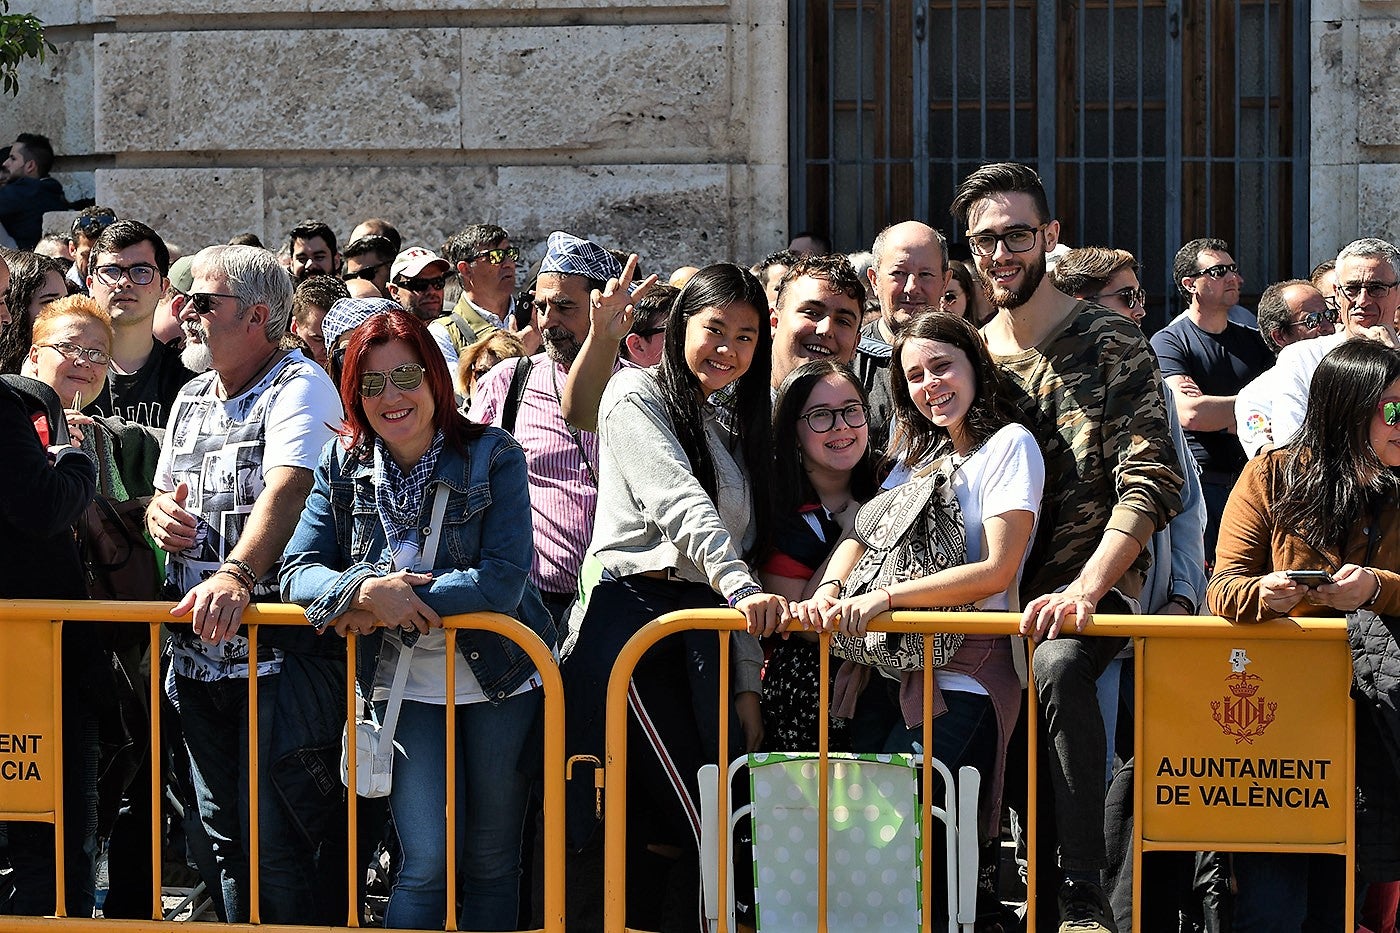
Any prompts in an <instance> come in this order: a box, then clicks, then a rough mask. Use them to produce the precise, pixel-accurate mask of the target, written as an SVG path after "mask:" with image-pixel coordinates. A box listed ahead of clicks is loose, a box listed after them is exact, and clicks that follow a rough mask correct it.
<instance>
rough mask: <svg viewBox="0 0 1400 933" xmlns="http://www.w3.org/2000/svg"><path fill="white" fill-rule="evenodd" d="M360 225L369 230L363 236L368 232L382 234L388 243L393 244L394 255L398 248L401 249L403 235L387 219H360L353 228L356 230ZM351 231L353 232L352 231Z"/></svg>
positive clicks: (397, 252) (375, 234) (367, 234)
mask: <svg viewBox="0 0 1400 933" xmlns="http://www.w3.org/2000/svg"><path fill="white" fill-rule="evenodd" d="M360 227H364V228H365V229H366V230H368V231H369V233H366V234H365V236H369V235H370V234H373V235H374V236H382V237H384V238H385V239H386V240H388V241H389V242H390V243H392V244H394V250H393V254H394V255H395V256H397V255H398V254H399V250H401V249H403V237H402V236H400V235H399V228H398V227H395V226H394V225H393V224H391V223H389V221H387V220H385V219H384V218H383V217H371V218H369V219H368V220H362V221H360V222H359V223H358V224H356V225H355V229H356V230H358V229H359V228H360ZM351 232H352V233H353V232H354V231H351Z"/></svg>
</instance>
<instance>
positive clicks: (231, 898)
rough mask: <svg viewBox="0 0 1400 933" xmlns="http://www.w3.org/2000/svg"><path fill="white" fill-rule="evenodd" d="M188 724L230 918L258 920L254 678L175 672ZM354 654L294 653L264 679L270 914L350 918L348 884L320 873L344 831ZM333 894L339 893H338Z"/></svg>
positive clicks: (263, 871) (263, 825) (265, 901)
mask: <svg viewBox="0 0 1400 933" xmlns="http://www.w3.org/2000/svg"><path fill="white" fill-rule="evenodd" d="M175 686H176V691H177V694H178V700H177V702H178V704H179V709H180V726H181V728H182V730H183V731H184V735H185V747H186V748H187V749H188V750H189V753H190V771H191V776H192V778H193V781H194V789H195V800H196V802H197V803H198V806H199V818H200V822H201V823H202V824H203V825H204V829H205V832H206V833H207V834H208V836H209V842H210V845H211V847H212V849H213V852H214V865H215V869H216V871H217V873H218V877H217V878H206V879H205V880H206V882H208V883H209V884H210V885H211V886H217V887H219V888H220V889H221V890H222V892H223V899H224V914H225V916H224V919H225V920H227V921H228V922H230V923H246V922H248V920H249V917H250V912H249V904H248V893H249V889H248V858H249V853H248V851H247V849H246V848H245V840H246V839H248V837H249V831H248V830H249V825H250V820H249V811H248V790H249V783H248V681H247V680H245V679H242V678H230V679H227V680H216V681H210V682H205V681H199V680H191V679H190V678H187V677H182V676H180V675H178V674H177V675H175ZM344 697H345V661H344V659H335V658H309V657H305V656H302V655H296V654H287V655H286V656H285V657H284V659H283V665H282V671H281V673H278V674H273V675H271V676H267V677H259V678H258V762H259V767H258V832H259V857H260V858H259V880H260V884H261V889H260V890H261V895H262V899H261V919H262V921H263V922H264V923H297V924H329V923H343V922H344V921H345V913H344V909H345V906H344V897H343V895H342V894H340V893H339V890H340V889H339V888H338V887H336V886H334V885H327V884H325V882H324V879H323V878H322V877H321V876H320V872H319V869H320V865H319V859H318V856H319V855H320V850H321V846H322V843H323V842H324V841H325V840H327V839H329V838H330V836H331V833H333V832H340V833H343V832H344V826H345V822H344V816H343V813H344V803H345V788H344V786H343V785H342V784H341V782H340V775H339V767H340V740H341V733H342V730H343V728H344V725H345V700H344ZM332 894H333V895H334V896H331V895H332Z"/></svg>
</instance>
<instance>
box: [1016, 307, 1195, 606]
mask: <svg viewBox="0 0 1400 933" xmlns="http://www.w3.org/2000/svg"><path fill="white" fill-rule="evenodd" d="M993 359H995V360H996V362H997V364H998V365H999V366H1000V367H1001V370H1002V372H1003V373H1005V374H1006V375H1007V376H1008V377H1010V381H1011V384H1012V389H1013V391H1014V393H1015V396H1016V399H1015V400H1016V405H1017V407H1018V408H1019V409H1020V411H1021V413H1022V415H1023V416H1024V418H1025V421H1026V425H1027V427H1029V428H1030V430H1031V433H1033V434H1034V435H1035V438H1036V440H1037V441H1038V442H1039V443H1040V447H1041V451H1042V453H1043V454H1044V456H1045V498H1044V501H1043V503H1042V505H1041V512H1040V526H1039V532H1038V534H1037V535H1036V541H1035V546H1034V548H1033V549H1032V551H1031V555H1030V558H1029V559H1028V561H1027V563H1026V570H1025V574H1024V576H1023V577H1022V581H1021V602H1022V605H1024V604H1025V603H1027V602H1029V601H1030V600H1032V599H1035V598H1036V597H1037V596H1042V595H1044V594H1045V593H1049V592H1053V591H1054V590H1056V589H1058V588H1060V587H1062V586H1064V585H1065V584H1067V583H1070V582H1071V581H1073V580H1074V578H1075V577H1076V576H1077V575H1078V574H1079V572H1080V570H1082V569H1083V567H1084V564H1085V563H1086V562H1087V561H1088V559H1089V556H1090V555H1091V554H1093V552H1094V549H1095V548H1097V547H1098V545H1099V542H1100V541H1101V540H1102V539H1103V536H1104V532H1105V531H1106V530H1107V529H1110V528H1112V529H1116V530H1118V531H1122V532H1124V533H1126V534H1130V535H1132V536H1133V537H1134V538H1136V539H1137V540H1138V541H1139V542H1141V543H1142V544H1146V543H1147V541H1148V539H1149V538H1150V537H1151V536H1152V534H1153V532H1155V531H1158V530H1160V529H1161V528H1162V527H1163V526H1164V525H1166V523H1167V522H1168V521H1169V520H1170V519H1171V518H1172V516H1174V515H1176V514H1177V512H1179V511H1181V487H1182V477H1181V475H1180V472H1179V470H1180V461H1179V460H1178V458H1177V455H1176V450H1175V448H1174V447H1173V446H1172V438H1171V433H1170V430H1169V429H1168V427H1167V413H1166V407H1165V404H1164V402H1163V401H1162V393H1161V391H1160V390H1159V389H1158V388H1157V385H1158V381H1159V378H1160V377H1159V375H1158V371H1157V360H1156V357H1154V356H1153V355H1152V350H1151V348H1150V347H1149V346H1148V344H1147V340H1146V339H1145V338H1144V337H1143V335H1142V331H1140V330H1139V329H1138V328H1137V326H1136V325H1134V324H1133V323H1132V322H1131V321H1129V320H1128V319H1127V318H1124V317H1121V316H1120V315H1117V314H1114V313H1113V312H1111V311H1108V310H1106V309H1104V308H1101V307H1099V306H1097V305H1091V304H1090V303H1088V302H1083V301H1081V302H1080V303H1079V306H1078V307H1077V308H1076V309H1075V313H1073V314H1071V315H1070V316H1069V318H1068V319H1067V320H1066V321H1065V323H1064V324H1063V325H1062V326H1061V327H1060V328H1059V329H1058V330H1056V331H1055V332H1053V333H1051V334H1050V335H1049V336H1048V337H1046V338H1045V340H1044V341H1043V342H1042V343H1041V345H1040V346H1038V347H1036V348H1034V349H1032V350H1028V351H1026V352H1025V353H1021V354H1018V355H1016V356H1005V357H1003V356H995V355H994V356H993ZM1147 566H1148V557H1147V553H1146V551H1144V552H1143V553H1142V554H1141V555H1139V557H1138V559H1137V561H1136V562H1135V563H1134V565H1133V571H1130V572H1129V573H1128V574H1127V576H1125V577H1124V579H1123V580H1122V581H1120V583H1119V588H1120V589H1122V590H1123V591H1124V592H1125V593H1127V594H1128V595H1129V596H1137V594H1138V593H1139V592H1140V591H1141V589H1142V577H1143V574H1144V573H1145V572H1146V570H1147Z"/></svg>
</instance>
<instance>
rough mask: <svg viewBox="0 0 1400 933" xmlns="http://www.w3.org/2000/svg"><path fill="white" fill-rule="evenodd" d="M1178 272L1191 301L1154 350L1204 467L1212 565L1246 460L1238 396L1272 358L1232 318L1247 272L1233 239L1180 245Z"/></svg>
mask: <svg viewBox="0 0 1400 933" xmlns="http://www.w3.org/2000/svg"><path fill="white" fill-rule="evenodd" d="M1172 275H1173V278H1174V279H1175V280H1176V286H1177V289H1178V290H1179V291H1180V292H1181V294H1182V296H1183V297H1185V298H1186V299H1187V306H1186V313H1185V314H1184V315H1183V316H1181V317H1178V318H1177V319H1176V320H1174V321H1172V322H1171V323H1170V324H1168V325H1167V326H1166V327H1164V328H1162V329H1161V330H1159V331H1157V333H1155V334H1153V335H1152V351H1153V352H1154V353H1156V354H1157V365H1158V366H1159V367H1161V370H1162V376H1163V378H1165V379H1166V380H1167V385H1169V386H1171V388H1172V393H1173V397H1174V399H1175V404H1176V413H1177V416H1178V417H1179V418H1180V419H1181V426H1182V427H1183V428H1185V429H1186V439H1187V440H1188V441H1189V442H1190V444H1191V453H1193V454H1194V455H1195V457H1196V462H1197V463H1198V464H1200V467H1201V488H1202V490H1203V491H1204V493H1205V497H1206V517H1207V521H1206V562H1207V565H1209V564H1212V563H1214V562H1215V539H1216V536H1217V535H1218V534H1219V530H1220V513H1221V512H1223V511H1224V510H1225V500H1226V499H1228V498H1229V497H1230V489H1231V487H1233V486H1234V485H1235V480H1236V479H1237V478H1238V477H1239V475H1240V470H1242V469H1243V468H1244V464H1245V456H1244V450H1243V449H1242V448H1241V447H1240V443H1239V440H1238V439H1237V438H1236V437H1235V395H1236V393H1238V392H1239V390H1240V389H1242V388H1243V387H1244V386H1245V385H1246V384H1247V383H1248V382H1250V380H1252V379H1254V377H1256V376H1258V375H1259V374H1260V373H1262V372H1264V371H1265V370H1266V369H1268V368H1269V367H1271V366H1272V365H1273V364H1274V356H1273V354H1272V353H1270V352H1269V348H1268V346H1267V345H1266V344H1265V343H1264V338H1263V337H1261V336H1260V335H1259V332H1258V331H1257V330H1254V329H1252V328H1249V327H1243V326H1241V325H1239V324H1236V323H1234V322H1233V321H1231V320H1230V317H1229V315H1230V309H1231V308H1232V307H1234V306H1235V304H1236V303H1238V302H1239V300H1240V287H1241V286H1242V285H1243V284H1244V277H1243V276H1242V275H1240V272H1239V268H1238V266H1237V265H1236V264H1235V260H1234V258H1233V257H1231V255H1230V246H1229V244H1228V243H1226V242H1225V241H1224V240H1219V239H1215V238H1201V239H1196V240H1192V241H1190V242H1189V243H1187V244H1185V245H1184V246H1182V247H1181V249H1179V250H1177V253H1176V258H1175V260H1174V262H1173V263H1172Z"/></svg>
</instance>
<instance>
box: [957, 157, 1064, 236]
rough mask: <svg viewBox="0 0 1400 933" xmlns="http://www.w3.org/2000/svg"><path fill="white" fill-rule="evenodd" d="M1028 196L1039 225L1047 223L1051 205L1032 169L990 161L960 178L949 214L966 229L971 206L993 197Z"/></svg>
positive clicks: (1014, 163)
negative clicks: (1033, 204) (1017, 194)
mask: <svg viewBox="0 0 1400 933" xmlns="http://www.w3.org/2000/svg"><path fill="white" fill-rule="evenodd" d="M1014 193H1020V194H1028V195H1030V197H1031V200H1032V201H1034V202H1035V210H1036V213H1037V214H1038V215H1039V217H1038V220H1039V221H1040V222H1041V223H1043V224H1044V223H1049V222H1050V221H1051V220H1052V219H1054V218H1052V217H1051V216H1050V202H1049V201H1048V200H1047V199H1046V197H1045V185H1044V184H1043V183H1042V182H1041V180H1040V176H1039V175H1037V174H1036V171H1035V169H1033V168H1031V167H1030V166H1029V165H1022V164H1021V163H1019V162H992V163H990V164H988V165H984V166H982V167H981V168H979V169H977V170H976V171H974V172H973V173H972V174H971V175H969V176H967V177H966V178H964V179H963V183H962V184H961V185H958V190H957V191H956V192H955V193H954V194H953V203H952V204H950V205H949V206H948V212H949V213H950V214H952V215H953V220H954V221H956V222H957V223H958V225H959V226H961V227H963V228H964V229H966V227H967V217H968V214H970V213H971V212H972V205H974V204H976V203H977V202H978V201H981V200H983V199H984V198H989V197H991V196H992V195H994V194H1014Z"/></svg>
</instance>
